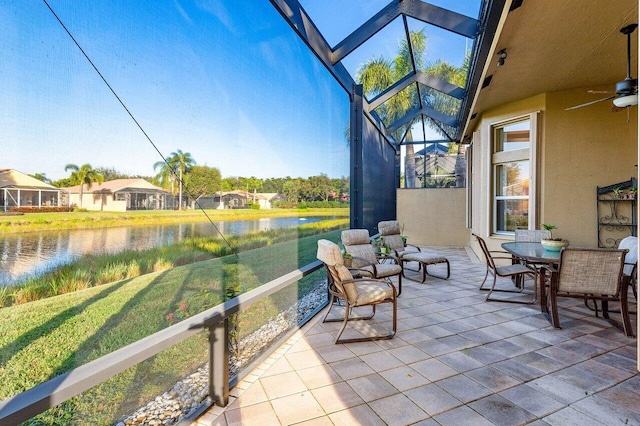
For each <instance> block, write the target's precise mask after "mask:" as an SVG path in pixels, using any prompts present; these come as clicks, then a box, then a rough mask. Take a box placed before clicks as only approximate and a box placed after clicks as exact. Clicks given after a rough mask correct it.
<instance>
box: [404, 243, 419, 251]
mask: <svg viewBox="0 0 640 426" xmlns="http://www.w3.org/2000/svg"><path fill="white" fill-rule="evenodd" d="M405 247H413V248H414V249H416V250H418V252H421V251H422V249H420V247H418V246H416V245H413V244H406V245H405Z"/></svg>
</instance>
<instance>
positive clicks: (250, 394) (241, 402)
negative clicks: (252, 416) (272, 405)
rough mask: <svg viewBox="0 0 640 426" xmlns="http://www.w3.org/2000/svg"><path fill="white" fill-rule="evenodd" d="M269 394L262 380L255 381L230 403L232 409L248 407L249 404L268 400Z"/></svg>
mask: <svg viewBox="0 0 640 426" xmlns="http://www.w3.org/2000/svg"><path fill="white" fill-rule="evenodd" d="M268 400H269V398H267V394H266V393H265V391H264V389H263V388H262V384H261V383H260V381H257V382H255V383H253V384H252V385H251V386H250V387H249V388H248V389H246V390H244V391H243V392H242V393H241V394H240V395H239V396H238V398H236V400H235V401H234V402H233V403H231V404H229V408H230V409H232V410H233V409H236V408H241V407H246V406H248V405H254V404H259V403H261V402H265V401H268Z"/></svg>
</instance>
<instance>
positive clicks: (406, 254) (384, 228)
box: [378, 220, 451, 282]
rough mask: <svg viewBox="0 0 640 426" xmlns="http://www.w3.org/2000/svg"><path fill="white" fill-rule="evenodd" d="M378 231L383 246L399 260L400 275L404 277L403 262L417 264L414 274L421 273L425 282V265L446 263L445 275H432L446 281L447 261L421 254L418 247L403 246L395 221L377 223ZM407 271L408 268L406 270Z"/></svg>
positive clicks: (448, 274) (433, 254)
mask: <svg viewBox="0 0 640 426" xmlns="http://www.w3.org/2000/svg"><path fill="white" fill-rule="evenodd" d="M378 230H379V231H380V236H381V237H382V238H384V242H385V244H387V245H388V246H389V248H390V249H391V250H392V251H393V253H394V254H395V256H396V257H397V258H398V259H399V261H400V265H401V266H402V275H403V276H405V275H404V269H405V262H417V263H418V269H417V270H416V272H419V271H422V282H425V280H426V278H427V274H428V272H427V265H435V264H437V263H446V265H447V275H446V276H444V277H440V276H437V275H432V274H429V275H432V276H435V277H437V278H443V279H445V280H446V279H448V278H449V276H450V275H451V266H450V264H449V260H448V259H447V258H446V257H444V256H442V255H440V254H437V253H427V252H423V251H422V250H421V249H420V247H418V246H414V245H411V244H405V243H404V241H403V239H402V234H401V233H400V224H399V223H398V221H397V220H385V221H382V222H379V223H378ZM407 269H409V268H407Z"/></svg>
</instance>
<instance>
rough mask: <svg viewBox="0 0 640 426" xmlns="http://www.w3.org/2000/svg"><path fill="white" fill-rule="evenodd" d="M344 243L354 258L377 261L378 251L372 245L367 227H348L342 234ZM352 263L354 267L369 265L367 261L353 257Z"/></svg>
mask: <svg viewBox="0 0 640 426" xmlns="http://www.w3.org/2000/svg"><path fill="white" fill-rule="evenodd" d="M340 239H341V240H342V245H343V246H344V249H345V250H346V252H347V253H349V254H350V255H351V256H353V257H354V258H357V257H359V258H362V259H366V260H367V261H368V262H371V263H376V252H375V250H374V249H373V246H372V245H371V241H370V239H369V231H367V230H366V229H347V230H345V231H342V233H341V235H340ZM352 265H353V267H354V268H361V267H363V266H367V265H368V264H367V263H366V262H363V261H362V260H359V259H353V261H352Z"/></svg>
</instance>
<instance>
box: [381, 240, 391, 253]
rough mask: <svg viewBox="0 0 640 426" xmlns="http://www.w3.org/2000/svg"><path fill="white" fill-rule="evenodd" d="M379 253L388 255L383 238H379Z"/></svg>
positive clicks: (386, 245) (387, 246) (387, 248)
mask: <svg viewBox="0 0 640 426" xmlns="http://www.w3.org/2000/svg"><path fill="white" fill-rule="evenodd" d="M380 240H381V241H380V253H381V254H387V253H389V245H388V244H387V243H385V241H384V238H380Z"/></svg>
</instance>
